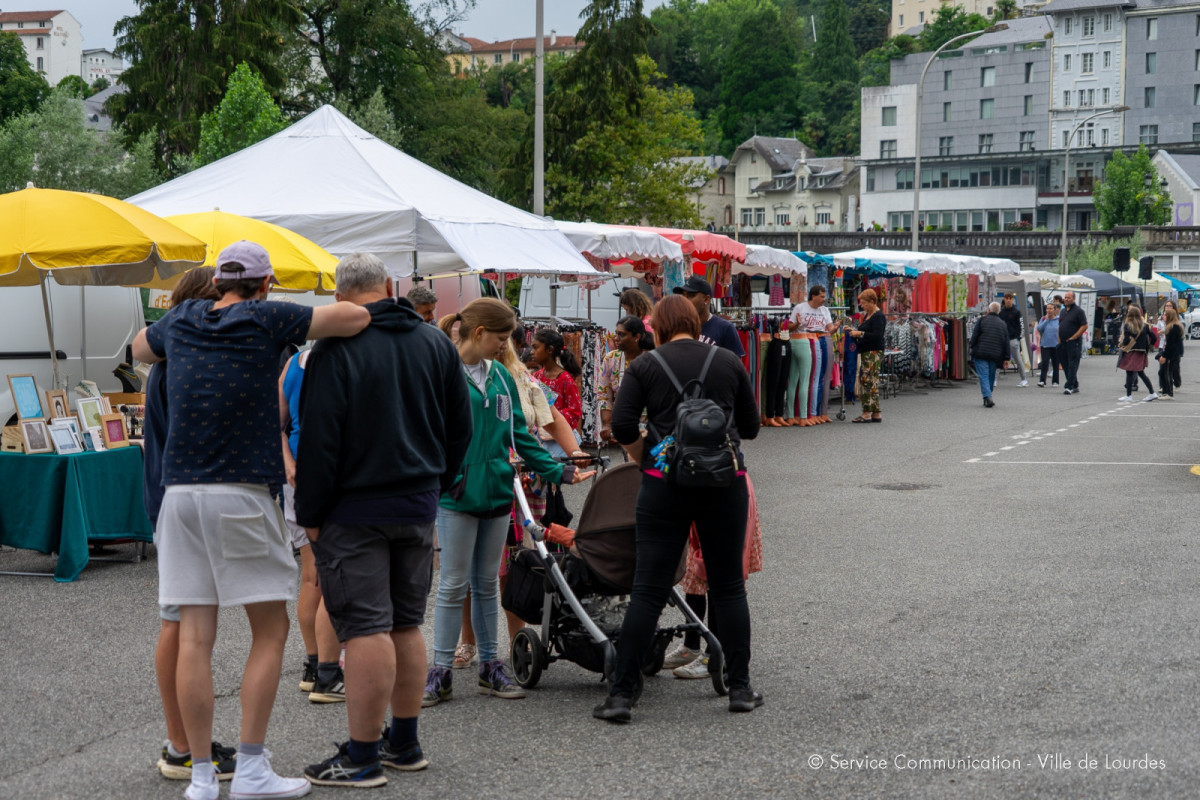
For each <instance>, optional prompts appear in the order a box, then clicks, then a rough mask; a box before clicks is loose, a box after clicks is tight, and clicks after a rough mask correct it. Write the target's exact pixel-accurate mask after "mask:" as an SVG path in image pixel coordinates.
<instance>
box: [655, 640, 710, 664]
mask: <svg viewBox="0 0 1200 800" xmlns="http://www.w3.org/2000/svg"><path fill="white" fill-rule="evenodd" d="M702 655H704V654H703V653H701V652H698V651H696V650H693V649H691V648H690V647H688V646H686V645H682V644H681V645H679V647H676V648H675V649H674V650H672V651H671V652H670V653H667V657H666V658H664V659H663V669H675V668H677V667H685V666H687V665H688V664H690V663H692V662H693V661H695V660H696V659H697V658H700V657H701V656H702Z"/></svg>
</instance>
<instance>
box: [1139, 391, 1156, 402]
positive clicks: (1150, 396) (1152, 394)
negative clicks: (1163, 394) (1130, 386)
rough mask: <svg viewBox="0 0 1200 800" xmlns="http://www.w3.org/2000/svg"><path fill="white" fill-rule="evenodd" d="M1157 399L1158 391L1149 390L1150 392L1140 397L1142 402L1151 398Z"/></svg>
mask: <svg viewBox="0 0 1200 800" xmlns="http://www.w3.org/2000/svg"><path fill="white" fill-rule="evenodd" d="M1157 399H1158V393H1157V392H1151V393H1150V394H1148V395H1146V396H1145V397H1143V398H1142V402H1143V403H1149V402H1150V401H1151V400H1157Z"/></svg>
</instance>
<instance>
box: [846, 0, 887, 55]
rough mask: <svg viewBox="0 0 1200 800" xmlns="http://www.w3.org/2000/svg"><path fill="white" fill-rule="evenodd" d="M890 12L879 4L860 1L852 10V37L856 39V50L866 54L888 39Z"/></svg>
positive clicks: (850, 28)
mask: <svg viewBox="0 0 1200 800" xmlns="http://www.w3.org/2000/svg"><path fill="white" fill-rule="evenodd" d="M887 29H888V12H886V11H884V10H883V9H882V8H880V7H879V6H875V5H871V4H869V3H859V4H858V5H857V6H855V7H854V10H853V11H851V12H850V24H849V31H850V38H851V39H853V40H854V52H855V53H856V54H857V55H858V56H859V57H862V56H863V55H864V54H866V53H868V52H870V51H871V50H874V49H875V48H876V47H880V46H882V45H883V43H884V42H886V41H887V38H888V36H887Z"/></svg>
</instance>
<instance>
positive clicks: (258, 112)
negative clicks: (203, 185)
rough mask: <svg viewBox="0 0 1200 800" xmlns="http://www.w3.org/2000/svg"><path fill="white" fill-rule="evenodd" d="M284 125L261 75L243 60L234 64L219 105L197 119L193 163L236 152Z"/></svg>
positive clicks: (204, 161) (209, 162)
mask: <svg viewBox="0 0 1200 800" xmlns="http://www.w3.org/2000/svg"><path fill="white" fill-rule="evenodd" d="M286 126H287V123H285V122H284V121H283V112H281V111H280V110H279V106H277V105H275V101H274V100H272V99H271V95H270V94H268V93H267V89H266V87H265V86H264V85H263V82H262V78H260V77H259V76H258V75H257V74H256V73H255V72H254V71H253V70H251V69H250V67H249V66H248V65H247V64H245V63H244V62H243V63H241V64H238V65H237V69H235V70H234V71H233V74H232V75H230V76H229V84H228V87H227V88H226V90H225V96H224V97H223V98H222V99H221V103H220V105H218V106H217V107H216V108H215V109H213V110H212V111H210V112H208V113H207V114H205V115H204V116H203V117H202V118H201V119H200V147H199V150H198V151H197V153H196V166H199V167H202V166H204V165H205V164H211V163H212V162H213V161H216V160H217V159H219V158H224V157H225V156H227V155H229V154H230V153H236V152H237V151H238V150H241V149H243V148H246V147H249V146H250V145H252V144H254V143H255V142H258V141H261V140H263V139H266V138H267V137H268V136H271V135H273V134H276V133H278V132H279V131H281V130H283V129H284V128H285V127H286Z"/></svg>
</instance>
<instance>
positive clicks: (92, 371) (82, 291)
mask: <svg viewBox="0 0 1200 800" xmlns="http://www.w3.org/2000/svg"><path fill="white" fill-rule="evenodd" d="M46 285H47V288H48V290H49V292H48V293H49V297H50V313H51V318H52V319H53V321H54V347H55V350H57V351H58V357H59V362H58V374H59V377H60V380H61V383H60V387H59V388H65V389H67V390H68V391H69V390H70V388H71V387H73V386H74V385H75V384H77V383H79V381H81V380H85V379H86V380H90V381H95V382H96V384H98V385H99V387H100V389H101V390H103V391H106V392H117V391H121V389H122V386H121V382H120V381H119V380H118V379H117V378H116V377H115V376H114V375H113V370H115V369H116V368H117V365H119V364H120V363H121V362H122V361H126V360H127V359H128V358H129V354H128V353H127V352H126V350H127V347H128V346H129V345H130V344H131V343H132V342H133V337H134V335H135V334H136V333H137V332H138V331H139V330H141V329H142V326H143V325H144V324H145V323H144V319H145V314H144V310H143V305H142V295H141V293H140V292H139V290H137V289H126V288H122V287H119V286H60V285H59V284H58V283H57V282H56V281H54V280H51V281H49V282H48V283H47V284H46ZM0 332H2V333H0V364H3V370H4V373H5V374H6V375H33V376H34V377H35V378H36V379H37V384H38V389H39V390H41V391H43V392H44V391H45V390H46V389H53V388H54V374H53V373H54V369H53V365H52V362H51V360H50V343H49V339H48V336H47V333H46V315H45V312H44V311H43V307H42V291H41V288H40V287H37V286H20V287H4V288H0ZM13 416H14V408H13V402H12V395H11V394H10V392H9V389H8V382H7V381H5V382H4V383H3V384H0V422H3V423H5V424H8V423H9V421H10V419H12V418H13Z"/></svg>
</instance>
